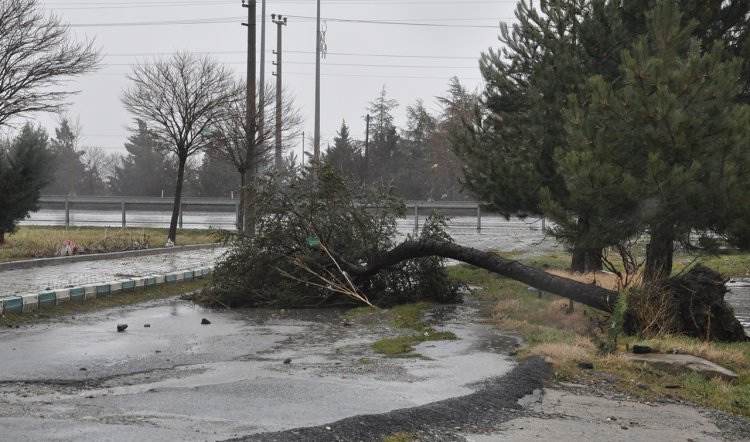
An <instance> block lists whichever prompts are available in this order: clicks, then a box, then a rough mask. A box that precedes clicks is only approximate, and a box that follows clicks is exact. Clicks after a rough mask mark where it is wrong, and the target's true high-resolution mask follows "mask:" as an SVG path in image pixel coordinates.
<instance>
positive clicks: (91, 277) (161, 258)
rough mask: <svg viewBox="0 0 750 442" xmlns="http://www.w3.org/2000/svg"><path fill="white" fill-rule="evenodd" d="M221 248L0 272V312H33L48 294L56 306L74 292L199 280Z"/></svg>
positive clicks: (86, 293)
mask: <svg viewBox="0 0 750 442" xmlns="http://www.w3.org/2000/svg"><path fill="white" fill-rule="evenodd" d="M226 250H227V249H226V247H223V246H220V245H217V246H215V247H210V248H205V249H198V250H196V249H191V250H172V251H167V252H164V253H159V254H151V255H145V256H144V255H139V256H132V255H131V256H128V257H119V258H115V259H106V260H101V259H96V260H91V261H80V262H73V263H66V264H60V265H47V266H43V267H33V268H24V269H14V270H5V271H0V313H2V311H3V310H5V311H10V310H19V309H23V310H24V311H26V310H28V309H33V308H36V307H38V306H40V305H41V304H43V302H44V299H43V298H44V297H43V295H44V294H48V297H49V298H50V299H48V301H50V302H52V303H56V302H58V300H61V299H65V298H69V299H71V300H72V299H73V298H74V296H75V295H76V294H77V293H78V292H80V293H81V295H82V296H81V299H90V298H94V297H96V295H97V292H98V294H99V295H100V296H101V295H108V294H113V293H115V292H117V291H121V290H127V289H130V288H135V287H139V286H142V285H151V284H152V283H160V282H172V281H175V280H181V279H192V278H193V277H201V276H203V275H205V274H208V273H209V272H210V269H211V268H213V266H214V264H215V263H216V261H217V260H218V258H219V257H220V256H221V255H222V254H223V253H224V252H225V251H226ZM188 273H189V275H188ZM168 275H171V277H170V276H168ZM152 279H153V281H151V280H152ZM91 292H93V293H91ZM23 298H28V299H23ZM11 299H12V301H10V300H11ZM34 304H36V305H34ZM27 305H28V308H27ZM9 307H10V308H9ZM14 307H16V308H14Z"/></svg>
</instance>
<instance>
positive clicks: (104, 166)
mask: <svg viewBox="0 0 750 442" xmlns="http://www.w3.org/2000/svg"><path fill="white" fill-rule="evenodd" d="M121 157H122V155H120V154H118V153H117V152H110V153H107V152H105V151H104V149H102V148H101V147H98V146H84V147H83V155H82V156H81V161H83V164H84V165H85V166H86V169H88V170H97V171H98V172H99V175H100V176H101V178H102V180H104V181H105V182H106V181H108V180H109V179H110V178H112V176H113V175H114V174H115V167H117V166H118V165H119V164H120V161H122V158H121Z"/></svg>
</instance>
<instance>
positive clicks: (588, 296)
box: [336, 240, 619, 312]
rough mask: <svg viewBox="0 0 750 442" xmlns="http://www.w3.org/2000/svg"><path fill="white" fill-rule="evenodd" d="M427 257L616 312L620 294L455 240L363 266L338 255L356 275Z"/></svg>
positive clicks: (416, 246) (425, 243) (415, 246)
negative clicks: (495, 275)
mask: <svg viewBox="0 0 750 442" xmlns="http://www.w3.org/2000/svg"><path fill="white" fill-rule="evenodd" d="M425 256H441V257H443V258H450V259H455V260H458V261H461V262H465V263H467V264H472V265H475V266H477V267H481V268H483V269H486V270H489V271H491V272H494V273H498V274H500V275H503V276H507V277H508V278H511V279H515V280H516V281H521V282H523V283H525V284H528V285H530V286H532V287H536V288H537V289H539V290H544V291H546V292H550V293H554V294H556V295H559V296H562V297H564V298H567V299H571V300H573V301H576V302H580V303H581V304H584V305H587V306H589V307H593V308H595V309H598V310H603V311H607V312H612V311H614V308H615V305H616V304H617V299H618V296H619V294H618V293H617V292H613V291H611V290H607V289H604V288H602V287H599V286H596V285H593V284H584V283H581V282H578V281H574V280H572V279H567V278H563V277H560V276H555V275H552V274H549V273H547V272H545V271H543V270H540V269H536V268H534V267H530V266H527V265H525V264H522V263H520V262H518V261H514V260H510V259H505V258H502V257H500V256H497V255H496V254H494V253H492V252H483V251H481V250H477V249H473V248H471V247H464V246H461V245H458V244H455V243H450V242H445V241H435V240H419V241H405V242H403V243H401V244H399V245H398V246H396V247H395V248H393V249H392V250H390V251H388V252H386V253H385V254H383V255H380V256H376V257H374V258H373V259H372V260H371V261H370V262H368V263H367V264H364V265H358V264H353V263H350V262H348V261H346V259H344V258H343V257H340V256H336V258H337V260H338V261H339V264H340V265H341V268H342V269H343V270H345V271H346V272H347V273H348V274H350V275H353V276H355V277H366V276H370V275H373V274H375V273H377V272H378V271H379V270H381V269H383V268H386V267H389V266H392V265H395V264H398V263H399V262H401V261H405V260H407V259H412V258H422V257H425Z"/></svg>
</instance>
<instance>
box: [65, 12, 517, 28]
mask: <svg viewBox="0 0 750 442" xmlns="http://www.w3.org/2000/svg"><path fill="white" fill-rule="evenodd" d="M289 17H290V18H297V19H300V20H315V17H310V16H304V15H290V16H289ZM243 18H244V17H214V18H195V19H181V20H156V21H132V22H101V23H70V24H67V25H65V26H68V27H71V28H93V27H102V28H103V27H132V26H165V25H207V24H221V23H233V22H236V21H239V20H242V19H243ZM321 20H325V21H328V22H338V23H358V24H376V25H395V26H416V27H430V28H463V29H496V28H497V25H459V24H451V23H417V22H414V21H411V22H409V21H392V20H365V19H347V18H332V17H329V18H321ZM496 20H498V21H513V20H515V18H512V19H511V18H499V19H496Z"/></svg>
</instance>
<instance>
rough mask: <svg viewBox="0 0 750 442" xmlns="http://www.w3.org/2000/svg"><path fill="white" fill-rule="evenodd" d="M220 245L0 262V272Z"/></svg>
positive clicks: (211, 246) (217, 245)
mask: <svg viewBox="0 0 750 442" xmlns="http://www.w3.org/2000/svg"><path fill="white" fill-rule="evenodd" d="M214 247H221V244H218V243H213V244H192V245H187V246H174V247H159V248H156V249H144V250H126V251H124V252H110V253H91V254H88V255H73V256H58V257H54V258H39V259H25V260H23V261H11V262H0V272H2V271H6V270H17V269H30V268H32V267H46V266H56V265H62V264H70V263H73V262H81V261H99V260H102V259H118V258H130V257H134V256H147V255H158V254H161V253H169V252H184V251H189V250H202V249H212V248H214Z"/></svg>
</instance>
